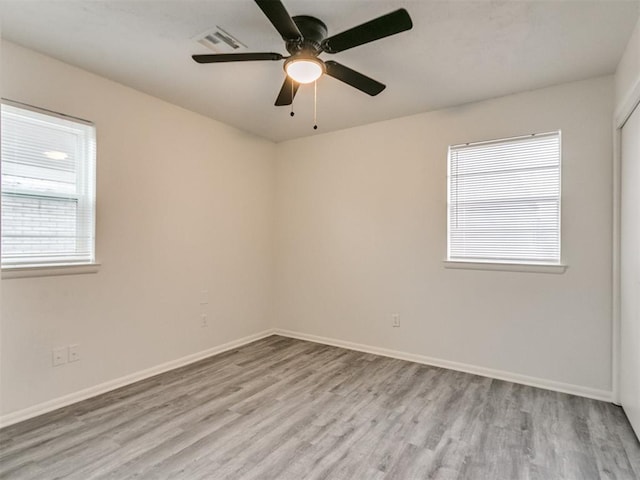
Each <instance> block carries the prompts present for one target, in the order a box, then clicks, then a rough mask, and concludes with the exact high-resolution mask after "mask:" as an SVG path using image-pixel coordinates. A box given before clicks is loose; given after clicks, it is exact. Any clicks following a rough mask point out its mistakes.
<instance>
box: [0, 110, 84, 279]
mask: <svg viewBox="0 0 640 480" xmlns="http://www.w3.org/2000/svg"><path fill="white" fill-rule="evenodd" d="M95 151H96V150H95V129H94V127H93V125H92V124H90V123H89V122H86V121H83V120H79V119H75V118H71V117H66V116H63V115H58V114H53V113H51V112H47V111H43V110H39V109H35V108H32V107H27V106H25V105H21V104H16V103H9V102H4V103H3V104H2V267H33V266H53V265H76V264H90V263H94V262H95V255H94V250H95V248H94V243H95V242H94V231H95V226H94V225H95V156H96V153H95Z"/></svg>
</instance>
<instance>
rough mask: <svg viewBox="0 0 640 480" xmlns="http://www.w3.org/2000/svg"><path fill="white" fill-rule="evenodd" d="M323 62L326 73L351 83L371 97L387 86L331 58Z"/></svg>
mask: <svg viewBox="0 0 640 480" xmlns="http://www.w3.org/2000/svg"><path fill="white" fill-rule="evenodd" d="M324 64H325V67H326V68H327V75H329V76H330V77H333V78H337V79H338V80H340V81H341V82H344V83H346V84H348V85H351V86H352V87H354V88H357V89H358V90H360V91H362V92H364V93H368V94H369V95H371V96H372V97H373V96H375V95H378V94H379V93H380V92H381V91H383V90H384V89H385V88H387V87H386V85H384V84H382V83H380V82H378V81H376V80H374V79H373V78H369V77H367V76H366V75H363V74H361V73H360V72H356V71H355V70H351V69H350V68H349V67H345V66H344V65H341V64H340V63H338V62H334V61H333V60H329V61H326V62H324Z"/></svg>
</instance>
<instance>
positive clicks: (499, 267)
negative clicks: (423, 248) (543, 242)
mask: <svg viewBox="0 0 640 480" xmlns="http://www.w3.org/2000/svg"><path fill="white" fill-rule="evenodd" d="M442 263H443V264H444V268H454V269H462V270H494V271H502V272H531V273H555V274H562V273H564V272H565V271H566V270H567V268H568V266H567V265H543V264H537V263H491V262H461V261H455V260H445V261H444V262H442Z"/></svg>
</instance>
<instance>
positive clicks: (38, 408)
mask: <svg viewBox="0 0 640 480" xmlns="http://www.w3.org/2000/svg"><path fill="white" fill-rule="evenodd" d="M274 333H275V330H273V329H269V330H265V331H263V332H260V333H256V334H253V335H249V336H247V337H243V338H240V339H238V340H233V341H231V342H227V343H224V344H222V345H218V346H216V347H212V348H209V349H207V350H203V351H201V352H197V353H193V354H191V355H187V356H186V357H182V358H178V359H176V360H171V361H170V362H166V363H162V364H160V365H156V366H154V367H151V368H147V369H145V370H141V371H139V372H135V373H132V374H129V375H125V376H124V377H120V378H116V379H114V380H110V381H108V382H104V383H101V384H99V385H95V386H93V387H89V388H85V389H83V390H80V391H77V392H74V393H70V394H69V395H64V396H62V397H58V398H54V399H53V400H49V401H46V402H43V403H39V404H37V405H33V406H31V407H28V408H25V409H22V410H17V411H15V412H11V413H7V414H5V415H2V416H0V428H4V427H8V426H9V425H13V424H15V423H18V422H22V421H24V420H28V419H30V418H33V417H37V416H38V415H42V414H44V413H48V412H51V411H53V410H57V409H59V408H62V407H66V406H68V405H71V404H73V403H77V402H80V401H82V400H86V399H87V398H91V397H95V396H97V395H100V394H103V393H106V392H109V391H111V390H115V389H116V388H120V387H124V386H126V385H130V384H132V383H135V382H138V381H140V380H144V379H145V378H149V377H153V376H155V375H158V374H160V373H164V372H168V371H169V370H174V369H176V368H179V367H183V366H185V365H189V364H190V363H194V362H197V361H199V360H202V359H205V358H208V357H211V356H213V355H217V354H219V353H223V352H226V351H229V350H233V349H234V348H238V347H241V346H243V345H246V344H248V343H251V342H255V341H256V340H260V339H262V338H265V337H268V336H270V335H273V334H274Z"/></svg>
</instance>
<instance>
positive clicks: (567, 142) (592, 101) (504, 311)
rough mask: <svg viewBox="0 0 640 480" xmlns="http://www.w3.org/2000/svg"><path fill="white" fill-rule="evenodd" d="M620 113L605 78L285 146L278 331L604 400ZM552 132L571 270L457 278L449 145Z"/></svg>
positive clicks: (280, 179)
mask: <svg viewBox="0 0 640 480" xmlns="http://www.w3.org/2000/svg"><path fill="white" fill-rule="evenodd" d="M612 113H613V78H612V77H605V78H598V79H593V80H589V81H583V82H578V83H571V84H565V85H562V86H557V87H552V88H546V89H543V90H537V91H533V92H527V93H521V94H517V95H511V96H508V97H503V98H499V99H495V100H489V101H485V102H480V103H476V104H470V105H465V106H461V107H458V108H453V109H448V110H442V111H436V112H430V113H425V114H421V115H415V116H411V117H406V118H400V119H397V120H391V121H386V122H382V123H377V124H373V125H367V126H363V127H358V128H353V129H349V130H344V131H340V132H335V133H329V134H325V135H319V136H315V137H312V138H306V139H301V140H295V141H289V142H285V143H282V144H279V145H278V152H277V158H278V160H277V163H276V164H277V175H276V178H277V184H276V209H275V211H276V242H275V245H276V252H277V253H276V288H277V293H276V310H275V311H276V315H275V319H276V325H277V326H278V327H281V328H285V329H290V330H294V331H298V332H302V333H305V334H312V335H317V336H322V337H328V338H332V339H337V340H341V341H348V342H355V343H360V344H364V345H368V346H374V347H379V348H386V349H392V350H396V351H401V352H407V353H411V354H416V355H423V356H427V357H433V358H436V359H442V360H445V361H450V362H458V363H462V364H467V365H473V366H478V367H483V368H487V369H493V370H500V371H505V372H511V373H513V374H517V375H525V376H530V377H534V378H540V379H546V380H549V381H554V382H559V383H562V384H569V385H579V386H582V387H586V388H587V389H593V390H594V392H591V393H594V394H596V395H597V394H598V393H602V394H603V396H606V394H607V392H610V390H611V347H610V344H611V248H612V246H611V228H612V225H611V208H612V187H611V183H612V173H611V169H612V163H611V159H612V156H611V152H612V139H611V118H612ZM556 129H560V130H562V152H563V158H562V162H563V164H562V175H563V178H562V189H563V190H562V202H563V204H562V208H563V211H562V256H563V260H564V262H566V263H567V264H568V266H569V268H568V270H567V271H566V273H564V274H562V275H554V274H540V273H516V272H495V271H493V272H492V271H470V270H449V269H445V268H444V267H443V264H442V261H443V260H444V258H445V256H446V240H447V237H446V231H447V230H446V174H447V147H448V145H451V144H459V143H463V142H473V141H480V140H487V139H495V138H503V137H509V136H516V135H525V134H528V133H533V132H547V131H551V130H556ZM392 313H399V314H400V315H401V325H402V326H401V327H400V328H392V327H391V314H392Z"/></svg>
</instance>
